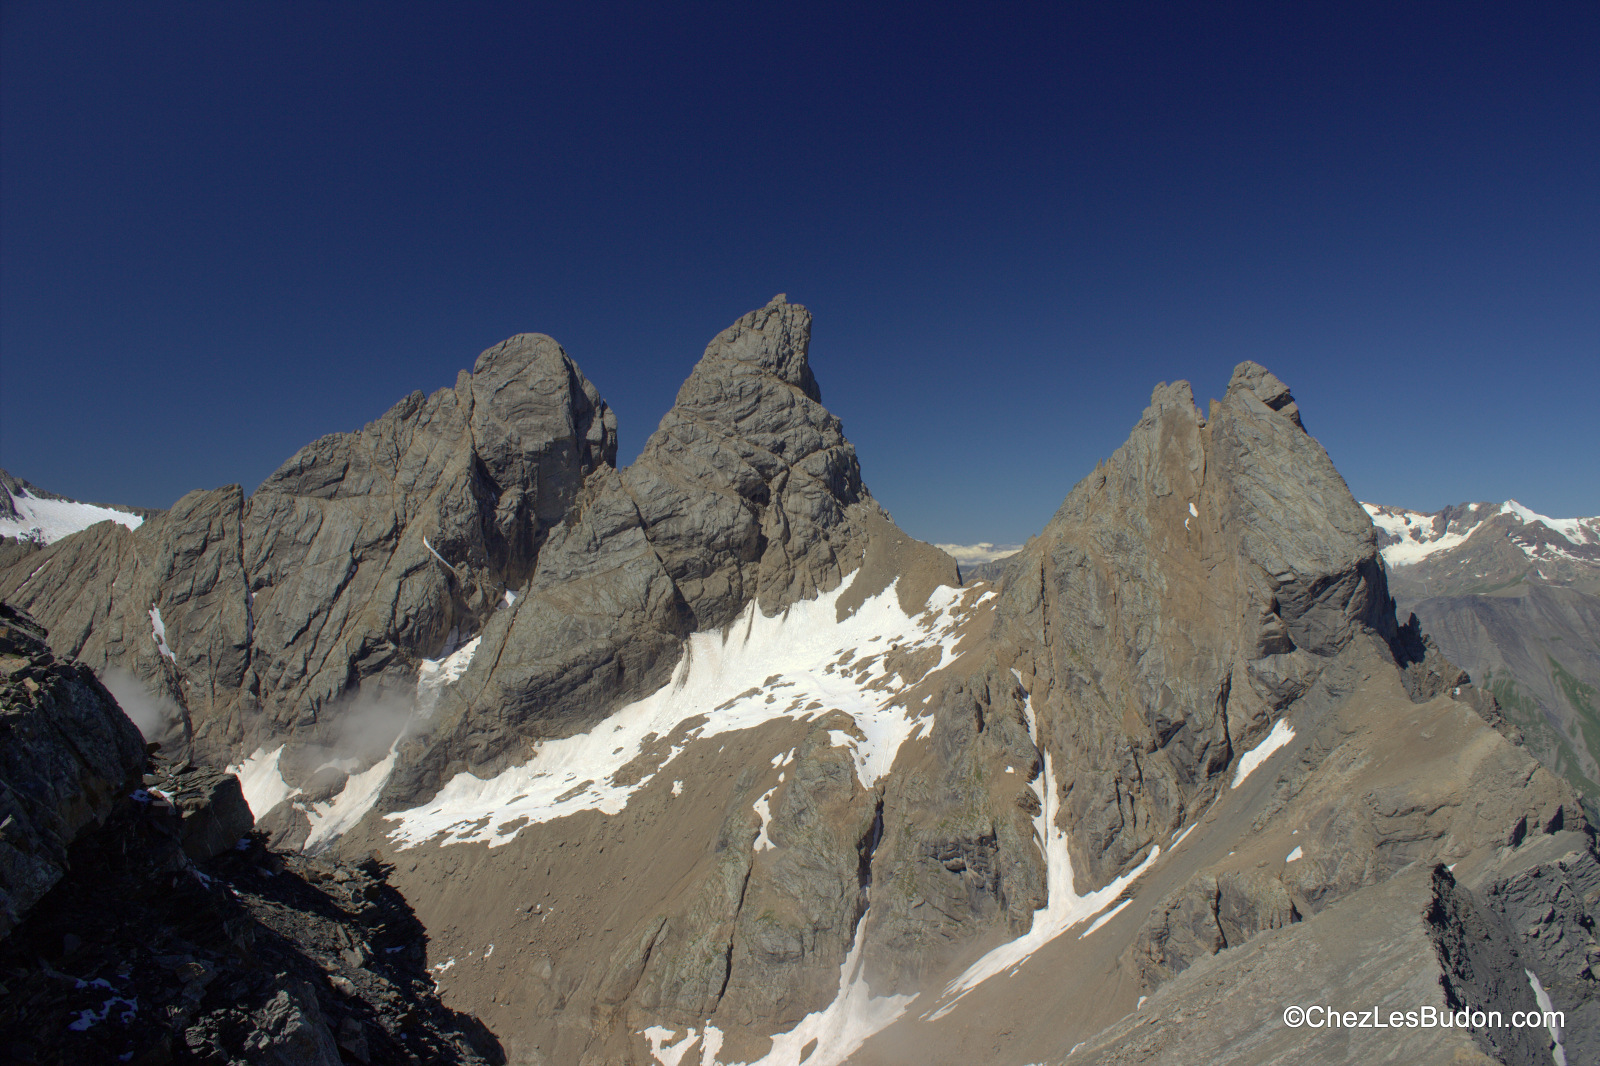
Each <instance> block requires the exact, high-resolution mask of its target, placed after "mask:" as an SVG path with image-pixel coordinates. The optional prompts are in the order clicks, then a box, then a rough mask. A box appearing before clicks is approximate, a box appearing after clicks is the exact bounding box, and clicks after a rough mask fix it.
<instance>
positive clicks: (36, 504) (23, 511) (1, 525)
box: [0, 488, 144, 544]
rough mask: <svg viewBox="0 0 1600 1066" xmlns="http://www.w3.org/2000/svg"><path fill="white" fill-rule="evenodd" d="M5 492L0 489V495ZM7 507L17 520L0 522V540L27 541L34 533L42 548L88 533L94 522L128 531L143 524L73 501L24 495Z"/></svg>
mask: <svg viewBox="0 0 1600 1066" xmlns="http://www.w3.org/2000/svg"><path fill="white" fill-rule="evenodd" d="M6 491H8V490H6V489H3V488H0V492H6ZM11 506H12V507H13V508H14V509H15V510H16V512H17V517H16V518H0V537H27V536H31V535H33V533H34V531H35V530H37V531H38V536H39V537H40V538H41V539H43V541H44V543H46V544H53V543H55V542H56V541H58V540H60V539H61V538H62V537H65V536H67V535H68V534H71V533H76V532H78V531H79V530H81V529H88V528H89V527H90V526H92V525H94V524H95V523H96V522H106V521H111V522H116V523H118V524H119V525H124V526H127V527H128V528H129V529H138V528H139V527H140V526H141V525H143V524H144V519H143V518H141V517H139V516H138V515H136V514H129V513H128V512H127V511H115V510H112V509H111V508H110V507H96V506H95V505H94V504H92V503H77V502H76V501H73V500H44V499H40V498H39V497H37V496H30V495H28V493H27V492H19V493H16V494H14V495H12V497H11Z"/></svg>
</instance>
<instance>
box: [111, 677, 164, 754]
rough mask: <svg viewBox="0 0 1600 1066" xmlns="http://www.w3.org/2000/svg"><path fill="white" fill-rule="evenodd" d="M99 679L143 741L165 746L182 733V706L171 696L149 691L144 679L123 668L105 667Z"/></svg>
mask: <svg viewBox="0 0 1600 1066" xmlns="http://www.w3.org/2000/svg"><path fill="white" fill-rule="evenodd" d="M100 681H101V683H102V684H103V685H105V687H106V689H107V690H108V691H110V693H111V695H112V696H114V697H115V698H116V701H117V705H118V706H120V707H121V708H122V713H123V714H126V715H127V716H128V718H129V719H131V720H132V722H133V724H134V725H135V726H137V727H138V729H139V734H140V736H142V737H144V739H145V742H146V743H159V744H161V745H162V746H163V747H166V746H168V745H169V744H170V743H171V741H172V740H173V739H174V738H175V737H181V736H182V735H183V722H184V716H183V708H182V707H179V706H178V702H177V701H176V700H174V699H172V698H171V697H170V696H164V695H162V694H160V693H156V692H151V691H150V690H149V689H147V688H146V687H145V683H144V682H143V681H141V680H139V679H138V678H137V677H135V676H134V675H133V673H132V672H131V671H129V670H126V669H123V668H122V667H117V666H112V667H108V668H107V669H105V670H104V671H102V672H101V674H100Z"/></svg>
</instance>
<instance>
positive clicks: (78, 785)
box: [0, 603, 145, 938]
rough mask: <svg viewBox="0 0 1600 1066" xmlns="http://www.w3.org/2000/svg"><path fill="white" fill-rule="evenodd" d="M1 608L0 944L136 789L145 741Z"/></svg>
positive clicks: (84, 673) (96, 686)
mask: <svg viewBox="0 0 1600 1066" xmlns="http://www.w3.org/2000/svg"><path fill="white" fill-rule="evenodd" d="M45 636H46V634H45V631H44V630H43V629H42V628H40V627H39V626H38V625H37V624H35V623H34V621H33V620H32V619H31V618H29V617H28V616H27V615H26V614H24V613H22V612H20V611H17V610H15V609H14V608H12V607H11V606H10V605H9V604H3V603H0V938H3V937H5V936H6V935H7V934H8V933H9V932H10V931H11V930H12V929H13V928H14V927H15V926H16V924H17V923H18V922H19V921H21V920H22V919H23V918H24V917H25V916H26V915H27V914H28V912H29V911H30V910H32V909H33V906H34V905H35V904H36V903H38V902H39V900H40V899H41V898H42V897H43V896H44V895H45V893H46V892H48V891H49V890H50V889H51V888H52V887H54V886H55V885H56V883H57V882H59V881H60V880H61V878H62V877H63V876H65V875H66V873H67V872H68V870H69V869H70V866H71V864H70V860H69V858H68V856H69V852H70V849H71V847H72V843H73V841H75V840H76V839H77V838H78V837H79V835H80V834H82V833H84V832H86V831H88V830H91V829H93V828H94V827H96V826H98V825H99V824H100V823H102V822H104V821H105V819H106V818H107V816H108V815H109V814H110V813H111V810H112V808H113V806H114V805H115V804H116V803H117V801H118V800H119V799H121V798H122V797H123V796H124V795H125V794H126V793H127V791H128V789H129V788H130V787H132V786H131V785H130V782H134V783H137V781H138V778H139V774H140V773H141V772H142V771H143V767H144V758H145V754H144V742H143V741H142V740H141V739H140V738H139V733H138V731H137V730H136V729H135V728H134V727H133V723H132V722H130V721H129V720H128V717H127V715H125V714H123V713H122V711H121V709H119V708H118V707H117V704H116V701H115V700H113V699H112V698H111V694H110V693H109V692H107V691H106V690H105V688H104V686H102V685H101V684H100V683H99V682H98V681H97V680H96V679H95V677H94V675H93V674H92V673H90V672H89V671H88V670H87V669H86V668H84V667H83V666H82V665H81V664H77V663H70V662H59V661H57V660H56V658H55V656H54V655H52V654H51V652H50V649H49V647H48V646H47V645H46V644H45Z"/></svg>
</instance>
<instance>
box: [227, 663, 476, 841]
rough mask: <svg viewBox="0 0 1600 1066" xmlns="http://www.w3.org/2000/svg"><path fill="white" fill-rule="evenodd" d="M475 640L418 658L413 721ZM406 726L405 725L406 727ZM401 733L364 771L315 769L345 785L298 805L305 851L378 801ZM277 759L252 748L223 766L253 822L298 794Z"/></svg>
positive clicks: (336, 763)
mask: <svg viewBox="0 0 1600 1066" xmlns="http://www.w3.org/2000/svg"><path fill="white" fill-rule="evenodd" d="M456 639H457V638H456V634H454V633H452V634H451V635H450V644H451V645H453V644H454V643H455V641H456ZM478 640H479V638H477V637H474V638H473V639H471V640H469V641H467V643H465V644H463V645H461V647H460V648H457V649H454V650H448V646H447V651H448V654H446V655H443V656H441V657H439V658H437V659H424V660H422V668H421V670H419V671H418V676H417V695H416V704H415V716H416V717H417V718H426V717H427V716H428V715H430V714H432V713H433V709H434V706H435V704H437V703H438V700H439V693H440V692H441V691H443V689H444V687H445V686H446V685H452V684H454V683H455V682H457V681H459V680H460V679H461V675H462V674H464V673H466V672H467V667H468V665H470V664H471V662H472V655H473V652H475V651H477V650H478ZM409 726H410V723H409V722H408V723H407V729H408V728H409ZM407 729H402V730H401V731H400V735H399V736H397V737H395V739H394V743H393V744H391V745H390V746H389V753H388V754H387V755H385V756H384V757H383V758H382V759H380V760H378V761H377V762H376V763H373V764H372V765H371V766H369V767H368V768H367V769H365V770H362V771H360V772H356V768H357V767H358V766H359V765H360V762H359V761H358V760H356V759H334V760H332V761H329V762H325V763H323V764H322V766H319V767H318V768H317V769H319V770H321V769H326V768H328V767H337V768H338V769H340V770H343V771H344V772H345V773H347V774H349V775H350V776H349V778H348V779H347V780H346V781H345V785H344V788H343V790H341V791H340V792H339V794H338V795H336V796H334V797H333V798H332V799H331V800H327V801H324V802H322V803H315V804H311V805H310V806H307V807H302V810H304V811H305V813H306V818H307V819H308V820H309V821H310V822H311V833H310V834H309V835H308V836H307V837H306V842H305V845H304V849H305V850H306V851H314V850H316V849H317V848H319V847H321V846H322V845H324V844H327V843H329V842H331V841H333V840H334V839H336V838H338V837H339V836H342V835H343V834H345V833H347V832H349V831H350V830H351V829H352V828H353V827H354V826H355V824H356V823H357V822H359V821H361V819H362V818H363V817H364V816H365V815H366V813H367V812H368V811H370V810H371V809H372V805H373V804H374V803H376V802H377V801H378V794H379V793H380V792H382V791H383V786H384V783H385V782H386V781H388V780H389V775H390V774H391V773H393V772H394V761H395V757H396V755H398V754H399V751H400V741H401V740H403V739H404V738H405V735H406V732H407ZM282 757H283V746H282V745H279V746H278V747H277V748H275V749H273V750H272V751H270V752H269V751H267V750H266V749H265V748H258V749H256V751H255V753H254V754H253V755H251V756H250V757H249V758H248V759H245V760H244V761H243V762H241V763H239V764H237V765H234V766H230V767H228V772H229V773H232V774H235V775H237V776H238V778H239V784H240V785H241V787H242V788H243V791H244V802H245V804H246V806H248V807H249V808H250V813H251V814H253V815H255V816H256V817H257V818H260V817H261V816H262V815H264V814H266V813H267V812H268V811H270V810H272V808H274V807H276V806H277V805H278V804H279V803H282V802H283V801H284V800H286V799H293V798H294V797H296V796H298V795H300V790H299V789H298V788H291V787H290V786H289V783H288V782H287V781H285V780H284V779H283V774H282V772H281V771H280V770H279V769H278V760H279V759H280V758H282Z"/></svg>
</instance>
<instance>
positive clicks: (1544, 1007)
mask: <svg viewBox="0 0 1600 1066" xmlns="http://www.w3.org/2000/svg"><path fill="white" fill-rule="evenodd" d="M1522 972H1523V973H1525V974H1527V975H1528V987H1530V988H1532V989H1533V998H1534V1001H1535V1002H1536V1003H1538V1004H1539V1009H1540V1010H1541V1011H1544V1012H1546V1013H1549V1012H1550V1011H1553V1010H1555V1004H1554V1003H1552V1002H1550V993H1549V992H1546V991H1545V990H1544V985H1542V984H1540V983H1539V978H1538V976H1537V975H1536V974H1535V973H1534V972H1533V971H1532V970H1523V971H1522ZM1549 1030H1550V1039H1551V1040H1552V1041H1554V1042H1555V1047H1553V1048H1551V1049H1550V1057H1551V1058H1553V1059H1555V1062H1556V1066H1567V1049H1566V1048H1564V1047H1562V1045H1561V1026H1559V1025H1554V1024H1552V1025H1550V1026H1549Z"/></svg>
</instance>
